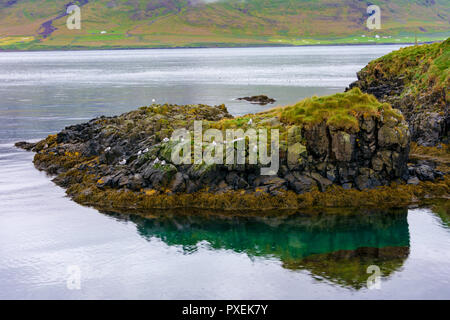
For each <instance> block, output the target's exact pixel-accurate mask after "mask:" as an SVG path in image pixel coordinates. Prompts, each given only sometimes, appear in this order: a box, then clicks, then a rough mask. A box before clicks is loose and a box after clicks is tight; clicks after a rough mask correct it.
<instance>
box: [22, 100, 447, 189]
mask: <svg viewBox="0 0 450 320" xmlns="http://www.w3.org/2000/svg"><path fill="white" fill-rule="evenodd" d="M352 94H353V96H352V97H353V98H354V95H358V93H357V92H353V93H352ZM359 94H360V95H362V94H361V93H359ZM366 98H368V99H372V100H373V101H375V102H376V100H375V99H373V97H369V96H366V97H364V96H362V97H361V99H366ZM372 100H371V101H372ZM375 111H376V112H373V113H368V112H365V113H361V114H355V118H354V121H356V122H357V123H356V126H355V124H353V126H352V127H349V128H346V127H345V126H344V127H342V126H339V125H338V123H329V122H327V121H325V120H324V121H319V122H311V123H309V124H308V125H304V126H301V127H296V126H290V125H288V122H283V121H286V119H284V118H282V117H281V116H280V117H276V116H274V115H273V114H267V113H261V114H256V115H254V116H253V117H252V120H253V121H248V118H246V120H245V124H246V125H245V124H243V122H242V121H241V119H233V118H232V116H231V115H230V114H229V113H228V111H227V110H226V108H225V107H224V106H217V107H210V106H205V105H188V106H177V105H153V106H150V107H144V108H140V109H138V110H135V111H132V112H129V113H126V114H123V115H121V116H116V117H100V118H97V119H93V120H91V121H89V122H87V123H84V124H79V125H74V126H70V127H67V128H65V129H64V130H62V131H61V132H60V133H58V134H57V135H53V136H49V137H48V138H47V139H45V140H43V141H41V142H39V143H37V144H26V143H19V144H18V146H22V147H24V148H28V149H30V148H33V150H35V151H36V152H37V154H36V156H35V160H34V163H35V165H36V167H37V168H39V169H41V170H45V171H47V172H49V173H52V174H60V176H58V178H57V179H56V180H55V182H57V183H59V184H60V185H63V186H65V187H67V188H69V190H70V191H69V192H71V193H72V194H74V193H75V194H76V195H81V196H82V197H83V196H84V194H81V193H82V192H87V193H89V192H92V190H91V189H92V188H98V189H100V190H102V191H105V192H107V191H108V190H111V189H112V190H124V191H126V190H128V191H129V190H131V191H134V192H136V193H140V194H148V195H153V194H169V195H171V194H193V193H196V192H198V191H201V192H206V193H210V194H223V193H227V192H229V191H238V192H239V193H242V195H245V194H249V193H252V194H255V195H271V196H280V195H283V194H284V193H285V192H286V191H293V192H295V193H297V194H302V193H306V192H310V191H314V190H320V191H326V190H327V189H328V188H329V187H330V186H331V185H340V186H342V187H343V188H345V189H350V188H357V189H360V190H362V189H370V188H375V187H377V186H382V185H389V184H390V183H391V182H392V181H399V180H402V181H404V183H406V182H407V181H409V183H415V180H414V179H412V180H411V178H414V177H417V179H420V180H424V181H430V180H432V179H436V178H438V177H439V173H438V172H436V170H434V168H432V167H429V166H427V164H425V163H420V164H419V163H418V164H416V165H415V166H414V167H410V168H408V165H407V163H408V153H409V137H410V135H409V130H408V126H407V124H406V122H405V121H404V120H403V118H402V116H401V115H400V114H399V113H394V112H393V110H392V109H391V108H390V107H389V108H387V107H384V106H381V105H380V107H379V108H378V107H377V109H376V110H375ZM195 120H204V125H205V127H206V126H208V127H209V128H220V129H223V128H224V126H225V125H226V128H235V127H233V126H238V127H239V128H242V126H243V125H245V126H246V129H249V128H253V127H254V128H257V127H259V128H261V127H265V126H268V127H269V128H271V126H273V127H275V128H281V129H280V130H281V132H280V137H286V139H287V140H286V141H284V140H282V141H280V153H279V157H280V159H279V160H280V161H279V170H278V172H277V173H276V174H275V175H272V176H264V175H261V168H262V167H268V165H262V164H260V163H258V164H249V163H246V164H240V165H236V164H233V165H228V164H207V163H206V162H202V163H201V164H176V163H174V162H173V160H172V157H171V155H172V153H173V151H174V148H175V147H176V146H177V142H174V141H173V140H171V139H170V137H171V136H172V133H173V132H174V130H177V129H188V130H192V129H193V127H194V125H193V122H194V121H195ZM352 121H353V120H352ZM352 123H353V122H352ZM344 125H345V123H344ZM244 130H245V128H244ZM283 130H286V131H283ZM220 132H222V131H220ZM282 139H283V138H282ZM192 142H193V141H192ZM189 145H195V143H192V144H189ZM233 145H235V144H233ZM236 145H237V143H236ZM236 145H235V146H234V147H233V148H236ZM249 151H250V149H249V146H248V144H246V150H245V152H246V153H249ZM224 154H225V153H224ZM247 160H248V158H247Z"/></svg>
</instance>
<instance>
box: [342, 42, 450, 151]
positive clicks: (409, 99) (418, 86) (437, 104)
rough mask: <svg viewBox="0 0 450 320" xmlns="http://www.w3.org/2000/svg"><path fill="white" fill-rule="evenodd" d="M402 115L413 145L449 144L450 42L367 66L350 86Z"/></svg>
mask: <svg viewBox="0 0 450 320" xmlns="http://www.w3.org/2000/svg"><path fill="white" fill-rule="evenodd" d="M355 87H358V88H360V89H361V90H362V91H363V92H366V93H370V94H373V95H374V96H375V97H376V98H377V99H378V100H379V101H381V102H388V103H390V104H391V105H392V106H393V107H394V108H396V109H399V110H401V111H402V113H403V115H404V116H405V118H406V120H407V122H408V124H409V127H410V131H411V138H412V141H415V142H417V143H418V144H419V145H422V146H438V145H440V144H441V143H446V144H448V143H450V141H449V130H450V112H449V110H450V95H449V88H450V39H447V40H446V41H444V42H442V43H434V44H429V45H421V46H412V47H407V48H403V49H401V50H399V51H395V52H392V53H390V54H388V55H386V56H384V57H381V58H380V59H377V60H374V61H372V62H371V63H369V64H368V65H367V66H366V67H365V68H364V69H362V70H361V71H360V72H359V73H358V81H356V82H355V83H353V84H351V85H350V89H351V88H355Z"/></svg>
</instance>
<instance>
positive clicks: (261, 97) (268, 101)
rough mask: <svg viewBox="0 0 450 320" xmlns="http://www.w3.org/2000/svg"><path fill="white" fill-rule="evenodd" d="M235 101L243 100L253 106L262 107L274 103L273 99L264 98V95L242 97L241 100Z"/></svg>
mask: <svg viewBox="0 0 450 320" xmlns="http://www.w3.org/2000/svg"><path fill="white" fill-rule="evenodd" d="M237 100H245V101H248V102H251V103H255V104H260V105H263V106H265V105H266V104H272V103H275V102H276V100H275V99H272V98H269V97H268V96H265V95H259V96H252V97H243V98H238V99H237Z"/></svg>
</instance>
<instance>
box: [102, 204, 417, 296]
mask: <svg viewBox="0 0 450 320" xmlns="http://www.w3.org/2000/svg"><path fill="white" fill-rule="evenodd" d="M108 215H112V216H114V217H115V218H118V219H120V220H123V219H125V220H128V221H132V222H133V223H134V224H136V227H137V231H138V233H139V234H140V235H141V236H142V237H144V238H145V239H147V240H148V241H151V240H152V239H155V238H157V239H160V240H162V241H163V242H164V243H166V244H167V245H169V246H177V247H179V248H181V249H182V252H183V254H193V253H195V252H196V251H197V249H198V247H199V246H200V245H202V247H204V244H205V242H207V243H208V245H207V247H208V248H209V249H210V250H232V251H234V252H237V253H245V254H247V255H248V256H249V257H250V258H253V257H259V258H263V259H264V258H265V259H271V260H273V259H276V260H278V261H280V262H281V265H282V267H283V268H285V269H289V270H292V271H301V270H306V271H308V272H309V273H310V274H311V276H312V277H314V278H315V279H316V280H318V281H323V280H327V281H330V282H332V283H334V284H338V285H340V286H343V287H347V288H353V289H361V288H363V287H366V284H367V279H368V277H369V276H370V275H371V274H368V273H367V268H368V267H369V266H371V265H377V266H379V267H380V270H381V273H382V277H384V278H387V277H389V276H390V275H392V273H393V272H395V271H397V270H400V268H401V267H402V266H403V264H404V262H405V261H406V259H407V258H408V256H409V251H410V234H409V228H408V221H407V215H408V211H407V209H397V210H391V211H389V212H386V211H384V212H364V213H363V214H351V215H333V214H314V215H305V214H295V215H288V216H280V217H254V216H252V217H245V216H230V215H217V214H205V213H202V214H192V213H189V212H183V213H180V212H177V213H169V212H164V213H163V214H156V215H152V216H146V217H142V216H137V215H120V214H112V213H108Z"/></svg>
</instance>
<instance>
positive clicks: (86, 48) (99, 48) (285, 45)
mask: <svg viewBox="0 0 450 320" xmlns="http://www.w3.org/2000/svg"><path fill="white" fill-rule="evenodd" d="M436 42H441V40H439V41H426V42H418V43H417V44H418V45H422V44H430V43H436ZM414 44H415V42H392V43H391V42H389V43H386V42H385V43H342V44H337V43H333V44H304V45H294V44H255V45H251V44H245V45H242V46H238V45H236V46H198V47H197V46H195V47H193V46H186V47H181V46H180V47H118V48H103V47H73V48H64V47H61V48H57V47H56V48H49V49H42V48H39V49H23V50H20V49H2V48H1V47H0V52H48V51H106V50H158V49H163V50H167V49H173V50H176V49H244V48H248V49H250V48H280V47H343V46H392V45H414Z"/></svg>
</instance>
